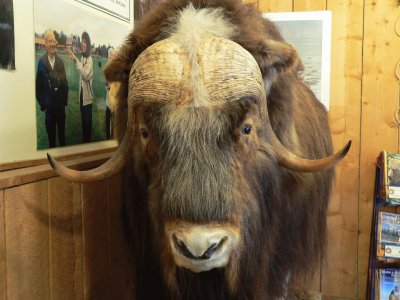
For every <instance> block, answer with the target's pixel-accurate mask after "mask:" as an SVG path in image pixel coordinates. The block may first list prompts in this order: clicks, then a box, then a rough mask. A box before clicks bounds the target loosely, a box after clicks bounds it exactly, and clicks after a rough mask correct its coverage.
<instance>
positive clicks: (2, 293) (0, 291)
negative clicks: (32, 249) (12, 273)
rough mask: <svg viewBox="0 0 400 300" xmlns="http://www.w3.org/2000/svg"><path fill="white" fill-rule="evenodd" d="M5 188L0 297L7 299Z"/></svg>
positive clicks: (0, 195) (0, 204)
mask: <svg viewBox="0 0 400 300" xmlns="http://www.w3.org/2000/svg"><path fill="white" fill-rule="evenodd" d="M5 226H6V224H5V208H4V190H1V189H0V298H1V299H7V257H6V247H7V246H6V234H5Z"/></svg>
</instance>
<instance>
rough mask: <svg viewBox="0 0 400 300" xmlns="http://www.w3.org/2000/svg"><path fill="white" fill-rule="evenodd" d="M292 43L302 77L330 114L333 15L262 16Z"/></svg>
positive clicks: (277, 14) (322, 13) (307, 13)
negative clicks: (271, 22)
mask: <svg viewBox="0 0 400 300" xmlns="http://www.w3.org/2000/svg"><path fill="white" fill-rule="evenodd" d="M263 16H264V17H265V18H267V19H269V20H271V21H273V22H274V23H275V24H276V25H277V26H278V28H279V30H280V32H281V34H282V36H283V38H284V39H285V40H286V41H287V42H289V43H291V44H292V45H293V46H294V47H295V48H296V50H297V52H298V53H299V55H300V58H301V61H302V63H303V65H304V71H303V72H302V74H300V75H301V77H302V78H303V80H304V82H305V83H306V84H307V85H308V86H309V88H310V89H311V90H312V91H313V92H314V94H315V96H316V97H317V98H318V99H319V100H320V101H321V102H322V103H323V104H324V106H325V107H326V109H327V110H329V90H330V59H331V26H332V12H330V11H308V12H288V13H264V14H263Z"/></svg>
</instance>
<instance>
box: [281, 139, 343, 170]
mask: <svg viewBox="0 0 400 300" xmlns="http://www.w3.org/2000/svg"><path fill="white" fill-rule="evenodd" d="M277 140H278V139H277ZM350 146H351V141H348V142H347V144H346V145H345V146H344V147H343V148H342V149H341V150H339V151H338V152H336V153H335V154H333V155H331V156H328V157H325V158H321V159H304V158H301V157H298V156H297V155H295V154H293V153H292V152H290V151H289V150H288V149H287V148H286V147H284V146H283V145H282V144H281V142H280V141H279V140H278V141H277V143H275V144H274V145H273V149H274V151H275V155H276V158H277V160H278V162H279V164H280V165H282V166H284V167H285V168H287V169H290V170H293V171H298V172H315V171H320V170H324V169H328V168H331V167H333V166H334V165H336V164H337V163H338V162H339V161H340V160H342V158H344V157H345V156H346V154H347V152H348V151H349V149H350Z"/></svg>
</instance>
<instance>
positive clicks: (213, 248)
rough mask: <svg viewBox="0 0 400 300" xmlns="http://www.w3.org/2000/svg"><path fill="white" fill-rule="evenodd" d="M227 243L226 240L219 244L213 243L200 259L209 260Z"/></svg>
mask: <svg viewBox="0 0 400 300" xmlns="http://www.w3.org/2000/svg"><path fill="white" fill-rule="evenodd" d="M224 242H225V238H223V239H222V240H220V241H219V243H218V244H217V243H213V244H211V246H210V247H209V248H208V249H207V250H206V251H205V252H204V253H203V255H202V256H201V257H199V258H200V259H209V258H210V257H211V256H213V254H214V253H215V252H217V251H218V250H219V249H220V248H221V247H222V245H223V243H224Z"/></svg>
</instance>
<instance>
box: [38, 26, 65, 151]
mask: <svg viewBox="0 0 400 300" xmlns="http://www.w3.org/2000/svg"><path fill="white" fill-rule="evenodd" d="M44 37H45V45H46V50H47V52H46V53H45V54H44V55H43V56H42V57H41V58H40V59H39V62H38V67H37V74H36V99H37V101H38V102H39V105H40V109H41V110H42V111H44V112H45V124H46V131H47V136H48V140H49V148H54V147H56V131H57V130H58V141H59V145H60V146H65V106H66V105H67V104H68V81H67V77H66V75H65V67H64V62H63V61H62V59H61V58H60V57H59V56H58V55H57V54H56V51H57V41H56V38H55V36H54V32H53V31H52V30H51V29H47V30H46V31H45V33H44Z"/></svg>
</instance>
